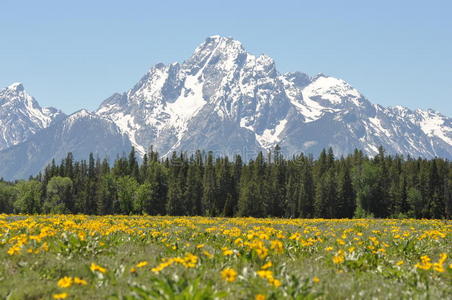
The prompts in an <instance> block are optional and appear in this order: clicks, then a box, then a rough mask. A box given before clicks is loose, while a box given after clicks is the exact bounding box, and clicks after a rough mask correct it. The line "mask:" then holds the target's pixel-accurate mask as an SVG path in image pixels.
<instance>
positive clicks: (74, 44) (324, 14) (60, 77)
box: [0, 0, 452, 116]
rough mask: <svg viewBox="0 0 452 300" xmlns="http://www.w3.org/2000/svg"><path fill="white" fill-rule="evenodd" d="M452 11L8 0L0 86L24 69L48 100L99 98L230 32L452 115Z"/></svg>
mask: <svg viewBox="0 0 452 300" xmlns="http://www.w3.org/2000/svg"><path fill="white" fill-rule="evenodd" d="M451 16H452V1H396V0H392V1H383V0H379V1H362V0H360V1H345V0H343V1H337V0H336V1H326V0H323V1H322V0H319V1H312V0H310V1H283V0H279V1H263V0H261V1H243V0H242V1H235V0H234V1H232V0H229V1H215V0H210V1H174V0H166V1H133V0H128V1H115V0H109V1H103V0H96V1H85V0H78V1H61V0H59V1H46V0H40V1H34V0H30V1H21V0H0V87H5V86H7V85H9V84H11V83H12V82H15V81H21V82H23V83H24V85H25V88H26V89H27V90H28V91H29V92H30V93H31V94H32V95H33V96H35V98H36V99H37V100H38V101H39V102H40V103H41V104H42V105H45V106H55V107H57V108H61V109H63V110H64V111H65V112H66V113H71V112H74V111H76V110H78V109H79V108H82V107H85V108H88V109H91V110H92V109H95V108H97V106H98V105H99V104H100V102H101V101H102V100H104V99H105V98H107V97H109V96H110V95H111V94H113V93H114V92H122V91H126V90H127V89H129V88H131V87H132V86H133V85H134V84H135V83H136V82H137V81H138V80H139V79H140V78H141V76H142V75H144V73H145V72H146V71H147V70H148V69H149V68H150V67H151V66H152V65H154V64H156V63H159V62H164V63H171V62H174V61H183V60H184V59H186V58H188V57H189V56H190V55H191V53H192V52H193V50H194V49H195V48H196V46H197V45H198V44H200V43H201V42H203V41H204V39H205V38H206V37H207V36H210V35H214V34H220V35H225V36H231V37H233V38H235V39H237V40H240V41H241V42H242V43H243V45H244V47H245V48H246V49H247V50H248V51H249V52H251V53H254V54H262V53H265V54H267V55H270V56H271V57H273V58H274V59H275V61H276V66H277V68H278V70H279V71H280V72H288V71H303V72H306V73H308V74H310V75H315V74H317V73H325V74H327V75H331V76H336V77H339V78H342V79H344V80H346V81H348V82H349V83H351V84H352V85H353V86H354V87H355V88H357V89H358V90H360V91H361V92H362V93H363V94H364V95H365V96H366V97H367V98H368V99H369V100H371V101H372V102H374V103H379V104H382V105H385V106H387V105H397V104H400V105H404V106H407V107H410V108H417V107H420V108H433V109H436V110H439V111H440V112H442V113H443V114H445V115H448V116H452V17H451Z"/></svg>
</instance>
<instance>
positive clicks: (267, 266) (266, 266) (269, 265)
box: [261, 261, 273, 270]
mask: <svg viewBox="0 0 452 300" xmlns="http://www.w3.org/2000/svg"><path fill="white" fill-rule="evenodd" d="M272 266H273V263H272V262H271V261H269V262H268V263H266V264H265V265H263V266H262V267H261V269H262V270H267V269H268V268H271V267H272Z"/></svg>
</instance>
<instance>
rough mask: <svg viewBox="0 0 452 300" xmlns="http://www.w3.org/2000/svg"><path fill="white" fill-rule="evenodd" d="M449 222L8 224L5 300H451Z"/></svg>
mask: <svg viewBox="0 0 452 300" xmlns="http://www.w3.org/2000/svg"><path fill="white" fill-rule="evenodd" d="M451 231H452V222H451V221H447V220H414V219H404V220H396V219H265V218H259V219H256V218H207V217H154V216H85V215H41V216H27V215H0V261H1V264H0V298H1V299H10V300H12V299H259V300H263V299H370V298H378V299H413V298H414V299H450V298H451V295H452V289H451V286H452V285H451V283H452V259H451V257H450V256H451V253H450V252H451V249H452V247H451V246H452V244H451Z"/></svg>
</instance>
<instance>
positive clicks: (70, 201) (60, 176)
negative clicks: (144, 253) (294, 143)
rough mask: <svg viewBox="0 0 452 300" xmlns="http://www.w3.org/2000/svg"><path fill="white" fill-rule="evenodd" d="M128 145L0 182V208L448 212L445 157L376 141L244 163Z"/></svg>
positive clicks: (267, 213)
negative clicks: (408, 152) (345, 150)
mask: <svg viewBox="0 0 452 300" xmlns="http://www.w3.org/2000/svg"><path fill="white" fill-rule="evenodd" d="M139 161H140V159H139V158H138V157H137V154H136V152H135V149H132V150H131V152H130V153H129V154H128V155H127V156H126V155H123V156H122V157H118V158H117V159H116V160H115V161H114V162H113V163H112V166H110V162H109V161H108V160H106V159H104V160H103V161H100V159H98V158H97V159H96V158H95V157H94V155H93V154H90V155H89V158H88V160H87V161H85V160H81V161H75V160H74V158H73V156H72V154H71V153H68V155H67V157H66V158H65V159H63V160H62V162H61V164H60V165H58V164H57V163H55V161H52V163H51V164H50V165H49V166H48V167H47V168H46V169H45V170H44V172H43V173H42V174H39V175H38V176H36V177H35V178H31V179H30V180H29V181H20V182H16V183H7V182H3V181H0V212H13V211H15V212H17V213H42V212H44V213H46V212H60V213H83V214H100V215H105V214H131V213H133V214H139V213H144V214H149V215H165V214H168V215H204V216H227V217H232V216H253V217H271V216H273V217H288V218H299V217H301V218H312V217H323V218H350V217H353V216H354V217H371V216H372V217H376V218H387V217H390V216H397V217H403V216H410V217H415V218H450V216H451V215H452V189H451V188H450V187H451V186H452V168H451V166H452V163H451V162H449V161H447V160H443V159H439V158H435V159H432V160H425V159H416V160H414V159H411V158H408V159H404V158H403V157H402V156H399V155H395V156H391V155H387V154H386V153H385V151H384V149H383V148H381V147H380V148H379V153H378V154H377V155H376V156H375V157H373V158H368V157H365V156H364V155H363V153H362V152H361V151H359V150H356V151H355V152H354V153H353V154H352V155H349V156H347V157H340V158H336V157H335V156H334V153H333V150H332V149H331V148H330V149H328V150H323V151H322V152H321V153H320V155H319V157H318V159H313V157H312V156H306V155H304V154H300V155H296V156H293V157H292V158H291V159H286V158H284V156H283V155H282V153H281V149H280V148H279V147H276V148H275V150H274V151H273V152H269V153H268V154H266V155H264V154H263V153H259V154H258V155H257V156H256V158H255V159H253V160H250V161H249V162H247V163H243V162H242V158H241V157H240V156H239V155H237V156H235V157H234V159H233V160H232V161H231V160H230V159H229V158H228V157H215V156H214V155H213V153H212V152H209V153H207V154H206V153H204V152H201V151H196V152H195V153H194V154H193V155H191V156H188V155H187V154H186V153H176V152H174V153H173V154H172V155H171V157H170V158H166V159H164V160H163V159H160V158H159V155H158V153H157V152H155V151H153V148H151V149H150V151H149V152H148V153H147V154H146V155H145V156H144V157H143V160H142V163H141V164H140V163H139Z"/></svg>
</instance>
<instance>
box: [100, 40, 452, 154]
mask: <svg viewBox="0 0 452 300" xmlns="http://www.w3.org/2000/svg"><path fill="white" fill-rule="evenodd" d="M96 113H97V114H99V115H101V116H103V117H105V118H108V119H111V120H113V121H114V122H115V123H116V124H117V125H118V127H119V128H120V129H121V130H122V131H123V132H124V133H126V134H127V135H128V136H129V137H130V140H131V141H132V144H133V145H134V146H135V147H136V148H137V149H138V151H139V152H141V153H144V152H145V151H146V149H147V148H148V147H149V146H150V145H154V147H155V148H157V149H158V150H159V151H161V153H162V154H164V155H168V154H169V153H171V152H172V151H175V150H186V151H187V150H188V151H190V150H194V149H195V146H198V147H200V146H204V147H206V148H205V149H219V150H224V152H223V154H231V153H232V152H233V151H234V150H233V148H231V147H228V146H227V145H224V140H226V141H227V140H228V139H232V140H233V141H234V143H236V144H238V145H235V147H234V149H235V150H239V149H243V148H246V149H247V151H251V152H256V151H259V150H269V149H271V148H273V147H274V146H275V145H276V144H280V145H281V146H282V148H283V149H285V150H286V152H287V153H298V152H300V151H306V152H312V153H316V152H317V151H318V150H319V149H320V148H323V147H328V146H331V147H333V149H334V150H335V151H336V152H337V153H338V154H346V153H349V152H350V150H352V147H353V148H354V147H356V148H360V149H363V150H364V151H365V152H366V153H367V154H369V155H374V154H376V153H377V149H378V146H380V145H382V146H384V147H385V148H386V149H388V151H389V152H393V153H402V154H405V155H408V154H410V155H412V156H423V157H434V156H446V157H450V156H452V149H451V147H452V142H451V141H452V129H451V119H450V118H448V117H445V116H443V115H441V114H439V113H437V112H434V111H432V110H427V111H423V110H416V111H412V110H409V109H407V108H402V107H394V108H391V107H388V108H385V107H382V106H380V105H374V104H372V103H370V102H369V101H368V100H367V99H366V98H365V97H364V96H363V95H362V94H361V93H360V92H359V91H358V90H357V89H355V88H353V87H352V86H350V85H349V84H348V83H347V82H345V81H344V80H342V79H338V78H334V77H330V76H326V75H323V74H319V75H317V76H315V77H309V76H308V75H306V74H303V73H299V72H296V73H287V74H280V73H278V71H277V70H276V67H275V63H274V61H273V60H272V59H271V58H270V57H268V56H266V55H260V56H255V55H252V54H250V53H248V52H246V51H245V49H244V47H243V46H242V44H241V43H240V42H238V41H236V40H234V39H232V38H226V37H221V36H212V37H209V38H207V39H206V41H205V42H204V43H202V44H201V45H200V46H198V47H197V48H196V50H195V51H194V53H193V55H192V56H191V57H190V58H189V59H188V60H186V61H184V62H183V63H181V64H179V63H173V64H170V65H168V66H167V65H164V64H157V65H156V66H154V67H153V68H151V69H150V70H149V72H148V73H147V74H146V75H145V76H144V77H143V78H142V79H141V80H140V82H139V83H138V84H137V85H135V87H133V88H132V89H130V90H129V91H128V92H127V93H124V94H122V95H119V94H115V95H113V96H112V97H110V98H109V99H107V100H105V101H104V102H103V103H102V104H101V106H100V107H99V109H98V110H97V111H96ZM205 119H210V120H211V121H213V122H215V123H216V124H217V126H216V127H217V128H216V129H215V130H213V128H211V127H212V124H206V123H205V122H202V120H205ZM335 123H338V124H335ZM220 124H221V126H220ZM329 125H331V126H332V128H336V129H338V131H337V132H331V129H330V130H328V132H329V136H326V137H328V139H325V138H320V140H322V141H319V140H318V139H311V138H309V139H307V137H306V136H305V135H303V128H310V130H312V129H313V130H317V131H318V130H320V128H322V127H324V126H329ZM337 125H338V126H337ZM221 127H222V128H221ZM200 128H202V130H201V129H200ZM339 129H340V130H339ZM193 132H197V134H196V135H195V134H193ZM289 133H290V134H289ZM321 133H322V132H320V131H319V132H318V134H321ZM202 136H204V139H203V140H201V137H202ZM215 136H217V138H215ZM341 136H342V137H343V138H340V137H341ZM419 137H421V138H419ZM194 141H198V142H200V143H198V142H196V143H195V142H194ZM225 146H226V147H225Z"/></svg>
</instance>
